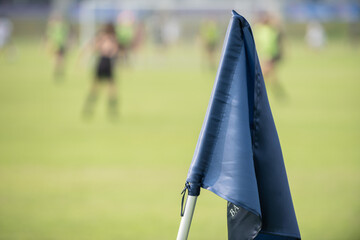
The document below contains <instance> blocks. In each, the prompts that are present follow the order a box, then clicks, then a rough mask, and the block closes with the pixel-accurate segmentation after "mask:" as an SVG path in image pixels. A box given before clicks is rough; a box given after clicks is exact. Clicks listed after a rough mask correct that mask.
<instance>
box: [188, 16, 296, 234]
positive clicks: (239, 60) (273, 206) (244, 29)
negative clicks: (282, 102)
mask: <svg viewBox="0 0 360 240" xmlns="http://www.w3.org/2000/svg"><path fill="white" fill-rule="evenodd" d="M232 13H233V16H232V19H231V21H230V23H229V27H228V30H227V34H226V38H225V42H224V46H223V53H222V58H221V62H220V65H219V69H218V73H217V77H216V80H215V84H214V88H213V91H212V94H211V99H210V103H209V105H208V109H207V113H206V116H205V120H204V123H203V126H202V129H201V133H200V136H199V139H198V143H197V146H196V150H195V153H194V157H193V160H192V163H191V166H190V169H189V172H188V176H187V180H186V181H187V183H188V184H187V186H188V187H187V188H188V191H189V195H191V196H198V195H199V194H200V187H201V188H204V189H208V190H210V191H212V192H213V193H215V194H217V195H218V196H220V197H222V198H224V199H226V200H227V201H228V208H227V215H228V237H229V239H230V240H243V239H244V240H245V239H256V240H259V239H273V240H275V239H279V240H286V239H289V240H296V239H300V232H299V228H298V224H297V220H296V216H295V211H294V207H293V203H292V199H291V194H290V189H289V184H288V180H287V176H286V170H285V166H284V161H283V157H282V153H281V147H280V143H279V139H278V135H277V132H276V128H275V124H274V120H273V117H272V114H271V110H270V106H269V102H268V99H267V94H266V89H265V84H264V80H263V76H262V72H261V68H260V63H259V60H258V56H257V52H256V49H255V44H254V38H253V35H252V32H251V28H250V25H249V23H248V22H247V21H246V20H245V18H243V17H242V16H240V15H239V14H238V13H236V12H235V11H233V12H232Z"/></svg>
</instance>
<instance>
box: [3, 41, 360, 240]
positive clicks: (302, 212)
mask: <svg viewBox="0 0 360 240" xmlns="http://www.w3.org/2000/svg"><path fill="white" fill-rule="evenodd" d="M17 48H18V56H17V57H16V58H15V60H14V61H8V60H7V59H6V58H4V57H1V58H0V239H149V240H150V239H151V240H152V239H174V238H175V236H176V234H177V228H178V225H179V222H180V216H179V215H180V192H181V190H182V187H183V184H184V181H185V178H186V174H187V170H188V167H189V165H190V162H191V158H192V154H193V151H194V149H195V145H196V141H197V137H198V134H199V132H200V128H201V124H202V121H203V118H204V114H205V111H206V107H207V103H208V100H209V96H210V92H211V89H212V84H213V81H214V78H215V74H216V73H215V72H211V71H208V70H206V69H205V68H204V66H203V65H202V64H201V53H200V52H199V50H197V49H196V48H195V46H180V47H178V48H174V49H169V50H168V51H158V50H157V49H155V48H146V49H143V50H141V51H139V52H138V53H137V55H136V57H135V58H134V59H133V63H132V67H131V68H129V69H119V71H118V81H119V83H120V84H119V87H118V88H119V93H120V99H121V104H120V108H121V116H120V119H119V121H118V122H113V121H110V120H109V119H108V118H107V115H106V100H107V99H106V97H107V96H106V89H104V91H103V93H102V96H101V97H100V100H99V102H98V104H97V108H96V113H95V116H94V118H93V119H91V120H90V121H83V119H82V118H81V108H82V105H83V102H84V100H85V97H86V95H87V92H88V90H89V87H90V83H91V78H92V77H91V71H90V70H89V69H88V68H87V67H86V64H83V63H82V62H81V61H80V62H79V61H77V60H76V57H77V56H76V53H75V52H73V53H71V54H70V56H69V59H68V68H67V74H66V78H65V79H64V81H63V82H60V83H57V82H55V81H54V79H53V78H52V63H51V59H50V58H49V56H48V55H46V54H45V53H44V52H43V51H42V49H41V46H40V45H39V44H38V43H37V42H36V41H19V42H18V44H17ZM286 50H287V51H286V55H285V56H286V57H285V58H284V61H283V62H282V64H281V66H280V68H279V77H280V81H281V83H282V84H283V87H284V89H285V91H286V96H287V97H286V98H283V99H281V98H278V97H276V95H275V94H274V92H273V91H272V90H273V89H271V86H268V87H269V88H270V90H269V93H268V94H269V98H270V102H271V106H272V110H273V114H274V118H275V121H276V125H277V129H278V132H279V136H280V141H281V144H282V148H283V153H284V157H285V163H286V167H287V171H288V177H289V182H290V186H291V190H292V195H293V200H294V205H295V209H296V214H297V217H298V222H299V226H300V231H301V234H302V236H303V238H304V239H334V240H335V239H355V238H357V237H359V236H360V232H359V230H358V229H357V225H358V221H357V216H358V213H359V211H360V193H359V189H360V175H359V174H358V172H359V170H360V163H359V160H360V150H359V147H358V145H359V142H360V127H359V126H360V125H359V122H360V111H359V109H360V96H359V90H360V82H359V80H360V68H359V67H358V64H359V62H360V50H359V49H357V50H356V49H355V50H354V49H351V48H350V47H349V46H347V45H344V44H343V43H342V42H334V43H332V42H330V43H329V45H328V47H327V48H326V49H324V50H323V51H321V52H312V51H310V50H308V49H307V48H306V47H305V46H304V45H302V44H301V43H288V45H287V48H286ZM225 209H226V203H225V201H224V200H222V199H220V198H219V197H217V196H215V195H213V194H211V193H208V192H206V191H202V193H201V196H200V197H199V200H198V205H197V208H196V211H195V215H194V220H193V225H192V229H191V232H190V237H191V239H226V236H227V234H226V212H225Z"/></svg>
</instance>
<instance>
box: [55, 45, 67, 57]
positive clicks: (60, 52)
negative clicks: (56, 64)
mask: <svg viewBox="0 0 360 240" xmlns="http://www.w3.org/2000/svg"><path fill="white" fill-rule="evenodd" d="M65 52H66V48H65V46H64V45H61V46H59V47H58V48H57V50H56V53H57V54H58V55H59V56H64V55H65Z"/></svg>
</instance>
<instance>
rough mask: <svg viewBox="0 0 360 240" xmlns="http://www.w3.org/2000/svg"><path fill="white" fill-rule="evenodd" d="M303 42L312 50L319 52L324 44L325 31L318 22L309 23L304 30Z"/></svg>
mask: <svg viewBox="0 0 360 240" xmlns="http://www.w3.org/2000/svg"><path fill="white" fill-rule="evenodd" d="M305 40H306V43H307V44H308V46H309V47H310V48H311V49H313V50H320V49H322V48H323V47H324V45H325V43H326V35H325V30H324V28H323V26H322V25H321V23H320V22H317V21H312V22H309V23H308V25H307V28H306V35H305Z"/></svg>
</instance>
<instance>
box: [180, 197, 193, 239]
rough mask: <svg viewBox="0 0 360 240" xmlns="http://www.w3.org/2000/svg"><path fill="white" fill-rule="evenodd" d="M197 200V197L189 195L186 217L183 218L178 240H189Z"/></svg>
mask: <svg viewBox="0 0 360 240" xmlns="http://www.w3.org/2000/svg"><path fill="white" fill-rule="evenodd" d="M196 199H197V196H190V195H188V197H187V199H186V203H185V210H184V216H182V217H181V222H180V227H179V232H178V235H177V238H176V240H187V238H188V235H189V231H190V225H191V220H192V217H193V214H194V210H195V205H196Z"/></svg>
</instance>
